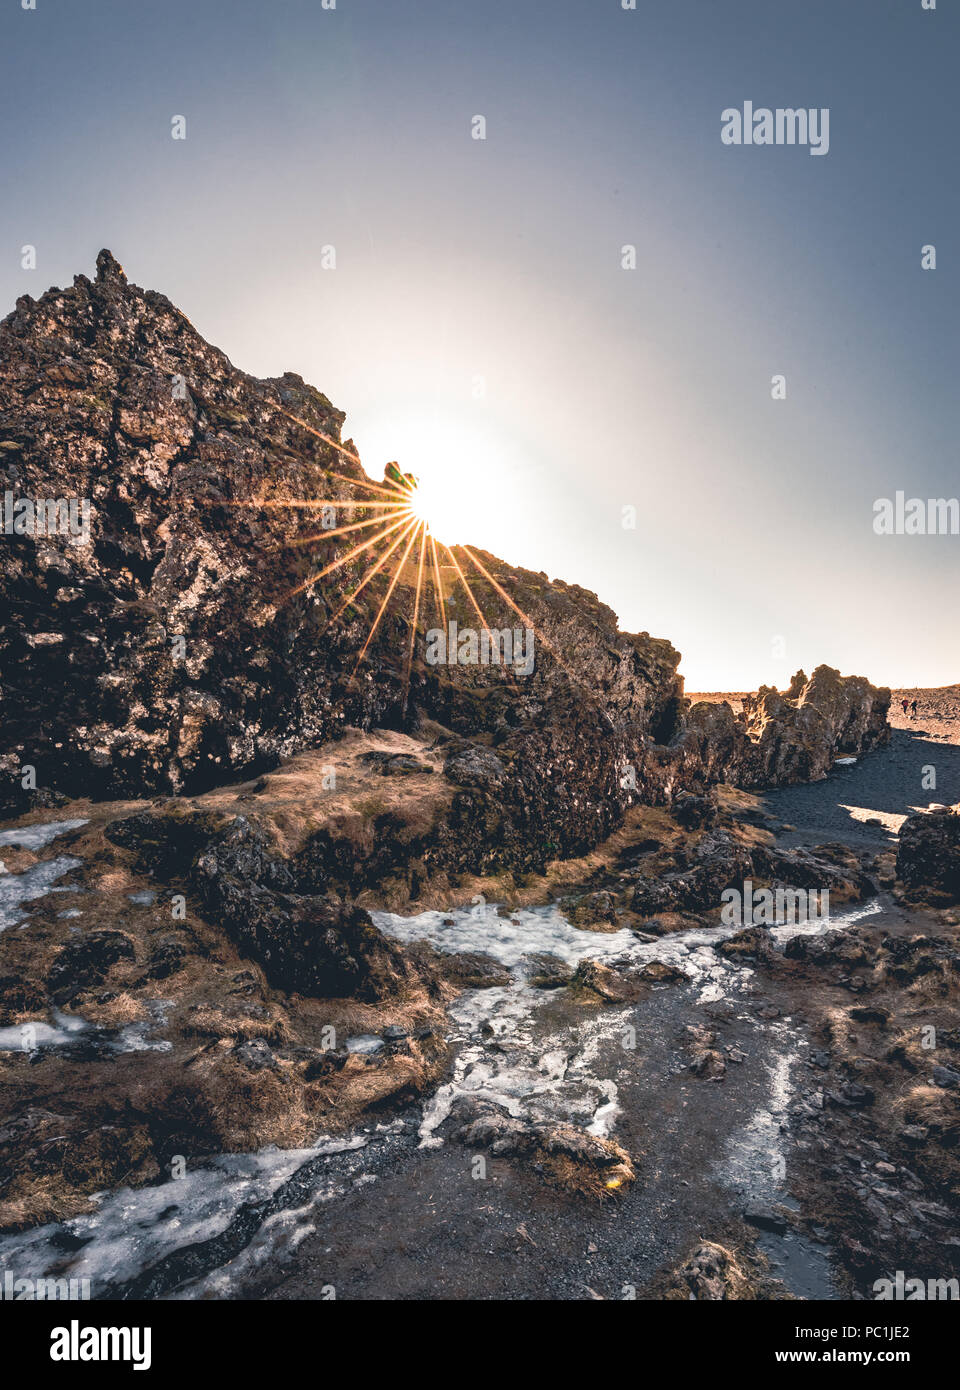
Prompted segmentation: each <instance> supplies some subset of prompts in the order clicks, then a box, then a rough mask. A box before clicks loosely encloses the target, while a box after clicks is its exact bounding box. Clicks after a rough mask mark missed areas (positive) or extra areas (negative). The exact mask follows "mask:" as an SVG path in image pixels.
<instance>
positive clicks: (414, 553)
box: [234, 405, 579, 712]
mask: <svg viewBox="0 0 960 1390" xmlns="http://www.w3.org/2000/svg"><path fill="white" fill-rule="evenodd" d="M275 409H277V410H278V412H279V413H280V414H282V415H285V416H286V418H287V419H288V420H289V421H290V422H291V423H292V424H293V425H295V426H297V427H298V428H300V429H302V430H304V431H305V432H306V433H308V434H310V435H312V436H314V438H316V439H319V440H320V441H321V442H322V443H324V444H325V445H327V446H328V447H329V448H331V449H332V450H334V451H336V453H338V454H339V455H341V456H342V457H343V458H345V459H348V460H349V461H350V463H351V464H353V465H357V466H359V468H360V470H361V472H362V465H361V463H360V459H359V457H358V456H357V454H356V453H354V452H353V451H352V450H351V448H350V447H349V446H348V445H344V444H341V443H339V442H338V441H337V440H335V439H332V438H330V436H329V435H326V434H323V433H322V432H321V431H320V430H317V429H315V428H314V427H313V426H312V425H310V424H308V423H307V422H306V421H305V420H301V419H299V418H298V417H297V416H296V415H292V414H291V413H290V412H289V411H287V410H285V409H284V408H283V407H282V406H280V405H277V406H276V407H275ZM418 443H419V445H420V447H419V448H418V449H417V450H415V451H411V452H416V454H417V465H416V466H417V470H418V471H417V473H413V472H408V471H404V469H403V468H402V467H401V465H400V464H399V463H397V462H395V461H392V462H390V463H388V464H387V465H386V467H385V468H384V473H383V482H382V483H375V482H373V480H372V479H371V478H369V477H366V476H359V477H358V476H357V474H356V473H355V472H354V473H352V474H338V473H337V472H336V470H334V469H330V470H329V471H328V473H327V476H328V477H329V479H330V482H331V484H333V485H335V486H340V485H344V484H345V485H346V487H347V488H348V489H349V490H350V491H351V492H352V494H353V495H352V496H349V497H347V498H344V497H342V496H341V497H330V496H329V495H328V496H326V497H301V498H284V499H283V500H279V499H278V500H268V499H256V500H254V499H250V500H248V501H245V502H240V503H235V504H234V505H238V506H250V507H284V508H289V509H292V510H299V511H301V512H302V513H303V514H304V515H305V516H306V517H308V518H310V520H309V521H307V522H306V523H305V525H304V528H303V533H302V534H301V535H299V536H298V537H297V538H296V539H294V540H293V541H291V542H290V544H291V545H304V546H310V547H311V549H312V550H315V551H316V552H317V558H318V560H319V562H320V568H318V569H316V570H314V571H313V572H312V573H311V574H310V575H309V576H308V577H307V578H306V579H305V580H303V581H302V582H301V583H299V584H297V585H296V586H295V587H294V588H292V589H290V590H289V591H288V592H287V594H286V599H287V600H288V601H289V600H292V599H293V598H294V597H295V596H296V595H298V594H302V593H304V592H307V593H311V592H313V591H314V590H315V588H316V586H317V585H320V584H322V583H323V581H324V580H325V579H326V578H328V576H330V575H332V574H335V573H337V572H344V573H346V572H350V573H351V575H352V577H351V585H348V586H347V588H348V590H349V591H348V592H347V593H346V595H345V596H344V597H342V598H341V600H340V602H339V604H338V605H337V607H336V609H335V611H333V612H332V613H331V614H330V617H329V619H328V621H327V627H328V628H329V627H332V626H334V625H336V624H337V623H339V622H340V621H341V620H342V619H343V618H344V616H345V614H347V612H348V611H352V612H356V611H360V610H358V608H357V601H358V600H359V599H361V595H362V596H363V598H362V600H361V608H364V607H366V611H367V612H368V613H372V618H371V619H370V623H369V627H368V629H367V633H366V637H365V640H364V642H363V645H362V647H361V648H360V651H359V652H358V654H357V657H356V660H355V662H354V664H353V668H352V670H351V671H350V673H349V676H348V678H347V679H348V683H349V682H350V681H352V680H353V679H354V678H355V676H356V674H357V671H358V668H359V667H360V665H361V664H362V662H363V660H364V658H365V657H366V654H367V652H368V650H369V648H370V644H371V642H372V641H373V639H374V637H375V635H376V633H377V631H378V629H379V628H380V625H381V622H382V621H383V618H384V614H385V613H386V612H387V610H388V608H389V607H390V605H391V600H392V601H393V603H394V607H395V608H397V607H398V606H399V608H400V609H402V610H405V612H404V616H405V617H406V621H407V624H408V628H409V634H408V636H407V637H406V638H405V647H406V652H405V658H404V663H403V666H404V672H403V709H404V712H405V711H406V708H407V698H408V695H409V691H410V681H411V673H412V668H413V659H414V648H415V644H416V637H417V632H418V630H419V626H420V624H421V622H422V621H423V620H424V619H425V618H426V616H427V614H428V612H429V613H430V614H431V616H432V615H433V614H435V616H436V618H437V619H439V621H440V624H441V626H442V627H443V628H444V629H446V626H447V601H448V598H452V596H453V593H454V592H455V591H457V590H458V589H459V590H460V591H461V592H462V595H463V598H464V599H465V600H466V602H467V603H468V605H469V607H470V609H472V611H473V612H474V614H475V615H476V619H477V623H478V626H479V629H480V630H484V629H487V628H489V626H490V623H489V622H488V619H487V616H486V614H485V612H484V610H483V607H482V606H481V599H482V600H483V602H488V603H489V602H493V603H496V604H503V605H505V606H506V609H507V610H509V612H510V613H511V614H513V615H515V617H516V618H518V619H520V620H521V621H522V622H523V624H524V626H525V627H527V628H529V629H532V628H533V622H532V620H531V619H530V617H528V615H527V614H526V613H525V612H524V611H523V609H522V608H520V606H519V605H518V604H517V603H516V601H515V600H514V599H513V598H512V597H511V595H510V594H509V592H508V591H507V589H505V588H504V586H503V585H502V584H501V583H500V580H499V579H498V578H497V577H496V575H495V574H493V573H491V571H490V569H489V568H488V567H487V564H486V563H485V562H484V558H482V552H481V554H480V555H478V554H477V553H476V551H475V549H474V548H472V547H471V545H469V544H468V543H467V536H468V535H469V530H468V528H472V527H473V526H474V525H475V524H476V523H477V522H478V520H480V519H482V517H483V515H484V511H485V509H489V508H492V509H493V511H492V513H491V514H496V513H497V512H499V511H502V510H503V508H502V503H501V496H502V494H501V493H500V492H499V491H498V489H497V486H496V469H495V467H494V465H493V462H492V460H491V459H488V457H487V456H485V455H479V456H478V455H476V454H475V453H474V452H473V451H472V450H470V449H469V448H467V447H465V446H464V442H463V441H462V440H461V443H460V447H459V448H458V449H453V448H452V447H451V448H440V449H437V450H436V451H430V450H425V449H424V448H423V441H418ZM471 454H472V455H473V456H472V457H470V455H471ZM499 462H500V465H501V466H502V465H503V462H504V460H503V459H500V460H499ZM421 467H422V468H423V476H422V475H421V472H420V469H421ZM331 490H333V489H331ZM328 517H332V519H333V522H334V524H333V525H332V526H328V525H327V518H328ZM318 518H319V524H320V529H319V530H318V529H317V520H318ZM321 556H322V558H321ZM489 558H490V557H489V556H487V557H486V559H487V560H489ZM347 566H350V567H351V569H350V571H347V570H346V567H347ZM358 567H365V568H364V571H363V574H362V575H361V577H360V578H359V579H356V577H355V571H356V569H357V568H358ZM351 586H352V587H351ZM478 591H479V596H478ZM395 594H396V598H394V595H395ZM407 595H409V597H407ZM370 600H372V603H371V602H370ZM378 600H379V602H378ZM374 609H375V610H376V611H375V612H374V611H373V610H374ZM537 638H538V640H539V641H540V642H542V643H543V644H545V645H546V647H547V648H548V649H549V650H550V651H551V652H552V653H553V656H554V659H555V660H558V661H560V658H559V654H558V653H557V652H556V651H555V650H554V648H553V646H552V644H551V643H550V642H549V641H548V639H547V638H546V636H545V635H544V634H543V633H542V632H538V633H537ZM561 664H563V663H562V662H561ZM564 669H566V667H564ZM569 674H570V675H571V678H572V679H574V680H576V677H575V675H574V674H573V673H572V672H570V673H569ZM506 675H507V678H512V677H511V676H510V673H509V672H508V673H506ZM578 683H579V682H578Z"/></svg>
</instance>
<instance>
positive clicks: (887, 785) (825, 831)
mask: <svg viewBox="0 0 960 1390" xmlns="http://www.w3.org/2000/svg"><path fill="white" fill-rule="evenodd" d="M931 768H932V769H933V775H934V776H935V778H936V785H935V788H930V789H929V790H925V789H924V781H925V780H926V781H927V782H928V783H929V781H930V779H931V773H930V771H929V769H931ZM763 799H764V803H765V805H766V807H767V809H768V810H769V811H770V812H771V814H773V815H775V816H778V817H779V818H780V820H781V821H782V822H783V823H784V824H787V825H791V826H795V827H796V829H795V830H791V831H787V832H784V833H782V834H781V835H780V836H779V838H780V840H781V842H782V843H784V844H787V845H798V844H818V843H823V842H824V841H827V840H842V841H843V842H844V843H848V844H854V845H871V846H883V845H889V844H891V843H892V842H893V841H894V840H895V839H896V837H897V834H898V833H899V830H900V826H901V824H902V822H903V820H904V818H905V817H906V816H908V815H909V814H910V813H911V811H914V810H924V809H926V807H927V806H930V805H935V804H937V803H943V804H944V805H948V806H952V805H955V804H956V803H957V802H958V801H960V746H958V745H957V744H955V743H944V742H943V741H942V740H939V739H934V738H931V737H929V736H928V735H927V734H926V733H925V732H924V731H922V730H918V731H916V732H914V731H913V730H908V729H894V731H893V738H892V740H891V742H890V744H889V745H888V746H887V747H886V748H882V749H879V750H878V751H877V752H874V753H868V754H866V756H865V757H863V758H860V759H859V760H858V761H857V762H856V763H853V764H851V765H850V766H847V767H843V766H839V765H837V766H835V768H834V771H833V772H832V773H831V775H830V776H829V777H827V778H826V779H825V780H824V781H823V782H813V783H810V784H809V785H807V786H801V787H782V788H779V789H778V790H776V791H771V792H767V793H765V795H764V798H763ZM871 819H872V820H876V821H879V822H880V824H878V825H877V824H875V825H869V824H867V823H866V822H867V821H868V820H871Z"/></svg>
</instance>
